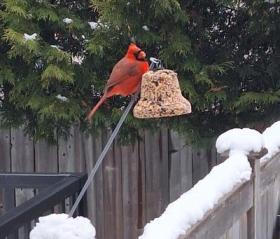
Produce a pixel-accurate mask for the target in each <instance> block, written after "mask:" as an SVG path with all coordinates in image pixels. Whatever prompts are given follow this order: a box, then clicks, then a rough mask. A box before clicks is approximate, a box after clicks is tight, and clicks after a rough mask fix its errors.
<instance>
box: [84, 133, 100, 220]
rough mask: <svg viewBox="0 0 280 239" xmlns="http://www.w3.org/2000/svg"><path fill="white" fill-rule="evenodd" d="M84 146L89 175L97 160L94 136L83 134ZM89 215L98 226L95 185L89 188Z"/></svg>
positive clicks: (92, 184)
mask: <svg viewBox="0 0 280 239" xmlns="http://www.w3.org/2000/svg"><path fill="white" fill-rule="evenodd" d="M82 146H83V152H84V160H85V167H86V172H87V174H88V175H89V174H90V172H91V170H92V169H93V167H94V159H95V148H94V147H95V144H94V139H93V135H88V134H85V133H84V134H83V136H82ZM86 197H87V207H88V210H87V213H88V215H87V216H88V218H90V219H91V221H92V223H93V224H96V219H97V218H96V214H95V212H96V210H97V209H96V199H95V197H96V190H95V187H94V183H91V184H90V185H89V188H88V190H87V195H86Z"/></svg>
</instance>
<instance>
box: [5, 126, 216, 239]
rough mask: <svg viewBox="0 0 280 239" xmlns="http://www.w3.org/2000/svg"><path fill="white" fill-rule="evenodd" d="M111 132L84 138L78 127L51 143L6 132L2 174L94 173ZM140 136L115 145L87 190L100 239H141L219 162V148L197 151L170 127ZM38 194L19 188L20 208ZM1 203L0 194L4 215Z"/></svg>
mask: <svg viewBox="0 0 280 239" xmlns="http://www.w3.org/2000/svg"><path fill="white" fill-rule="evenodd" d="M109 133H110V132H105V131H104V132H103V133H102V134H100V135H97V136H95V135H85V134H82V133H81V132H80V131H79V129H78V128H73V129H72V130H71V136H70V138H69V139H68V140H63V139H60V140H59V142H58V144H57V145H49V144H47V143H46V142H44V141H40V142H37V143H34V142H33V140H32V139H30V138H28V137H26V136H25V135H24V133H23V131H22V130H21V129H11V130H2V131H0V171H2V172H31V173H32V172H54V173H56V172H90V170H91V169H92V167H93V165H94V163H95V160H96V159H97V157H98V156H99V154H100V153H101V150H102V148H103V147H104V144H105V143H106V141H107V138H108V134H109ZM141 136H142V140H139V141H136V142H135V144H133V145H128V146H119V145H117V144H116V143H115V144H114V145H113V147H112V148H111V149H110V151H109V152H108V155H107V157H106V159H105V160H104V162H103V164H102V167H101V168H100V169H99V171H98V173H97V175H96V178H95V181H94V183H93V184H92V185H91V186H90V188H89V190H88V193H87V198H88V206H89V210H88V216H89V218H91V219H92V222H93V224H94V225H95V226H96V229H97V238H98V239H113V238H114V239H136V238H137V236H138V234H139V233H141V231H142V228H143V227H144V225H145V224H146V223H147V222H148V221H150V220H151V219H153V218H155V217H157V216H159V215H160V214H161V213H162V212H163V210H164V209H165V207H166V206H167V204H168V203H169V202H171V201H174V200H175V199H177V198H178V196H179V195H180V194H181V193H183V192H185V191H187V190H188V189H189V188H191V187H192V185H193V184H195V183H196V182H197V181H198V180H199V179H201V178H202V177H204V176H205V175H206V174H207V173H208V172H209V171H210V169H211V168H212V167H213V166H214V165H216V164H218V163H219V157H218V158H217V155H216V149H215V148H211V149H196V148H192V147H190V146H188V145H186V144H185V140H184V138H182V137H181V136H179V135H178V134H176V133H174V132H170V131H169V130H167V129H162V130H160V131H158V132H156V133H151V132H148V131H144V132H143V133H142V135H141ZM34 193H35V192H34V190H33V189H32V190H26V189H24V190H22V189H17V191H16V204H17V205H19V204H20V203H22V202H24V201H25V200H27V199H30V198H32V197H33V196H34ZM1 201H2V196H1V191H0V213H1V212H3V209H1ZM66 208H67V205H66ZM68 210H69V207H68Z"/></svg>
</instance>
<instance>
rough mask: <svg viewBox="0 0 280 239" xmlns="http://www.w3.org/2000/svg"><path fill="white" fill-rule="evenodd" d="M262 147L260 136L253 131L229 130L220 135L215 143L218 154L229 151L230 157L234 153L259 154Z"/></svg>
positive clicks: (262, 142) (246, 129) (245, 129)
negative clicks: (252, 152)
mask: <svg viewBox="0 0 280 239" xmlns="http://www.w3.org/2000/svg"><path fill="white" fill-rule="evenodd" d="M263 147H264V140H263V137H262V134H261V133H259V132H258V131H256V130H254V129H248V128H244V129H239V128H236V129H231V130H228V131H227V132H225V133H223V134H221V135H220V136H219V137H218V139H217V141H216V148H217V152H218V153H223V152H226V151H230V155H231V154H233V153H234V152H235V151H241V152H243V153H244V154H246V155H247V154H249V153H250V151H254V152H259V151H261V149H262V148H263Z"/></svg>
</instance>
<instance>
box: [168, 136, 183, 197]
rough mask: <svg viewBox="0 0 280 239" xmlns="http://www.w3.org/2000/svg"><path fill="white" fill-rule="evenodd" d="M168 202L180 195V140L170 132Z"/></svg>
mask: <svg viewBox="0 0 280 239" xmlns="http://www.w3.org/2000/svg"><path fill="white" fill-rule="evenodd" d="M170 146H171V148H170V150H171V155H170V169H169V170H170V176H169V188H170V201H174V200H176V199H177V198H178V197H179V196H180V195H181V193H182V192H181V150H182V144H181V139H180V137H179V135H178V133H176V132H172V131H171V132H170Z"/></svg>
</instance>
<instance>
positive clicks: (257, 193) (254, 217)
mask: <svg viewBox="0 0 280 239" xmlns="http://www.w3.org/2000/svg"><path fill="white" fill-rule="evenodd" d="M266 153H267V149H265V148H263V149H262V150H261V151H260V152H258V153H254V152H251V153H250V154H249V155H248V160H249V162H250V164H251V167H252V171H253V173H252V177H253V178H252V183H253V207H252V208H251V209H250V210H249V211H248V212H247V226H248V230H247V233H248V237H247V238H248V239H264V238H261V235H262V233H261V232H262V225H261V223H262V222H261V216H262V215H261V207H260V206H261V189H260V167H261V166H260V164H261V163H260V159H261V157H262V156H263V155H265V154H266Z"/></svg>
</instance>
